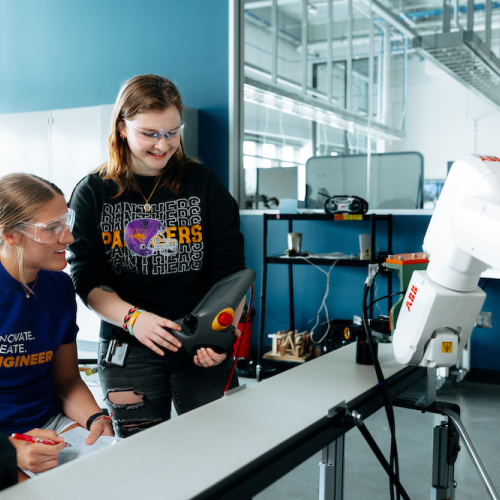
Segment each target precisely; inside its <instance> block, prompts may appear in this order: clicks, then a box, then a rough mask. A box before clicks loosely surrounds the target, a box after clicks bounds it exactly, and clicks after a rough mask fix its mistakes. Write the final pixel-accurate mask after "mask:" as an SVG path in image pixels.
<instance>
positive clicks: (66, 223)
mask: <svg viewBox="0 0 500 500" xmlns="http://www.w3.org/2000/svg"><path fill="white" fill-rule="evenodd" d="M74 224H75V211H74V210H72V209H71V208H68V213H66V214H64V215H61V216H60V217H57V218H56V219H52V220H51V221H49V222H21V223H20V224H17V225H16V230H17V231H19V232H20V233H21V234H24V236H27V237H28V238H30V239H32V240H34V241H36V242H37V243H54V242H56V241H58V240H59V239H60V238H61V236H62V235H63V234H64V231H65V230H66V229H68V230H69V232H71V231H73V226H74ZM21 228H22V229H21Z"/></svg>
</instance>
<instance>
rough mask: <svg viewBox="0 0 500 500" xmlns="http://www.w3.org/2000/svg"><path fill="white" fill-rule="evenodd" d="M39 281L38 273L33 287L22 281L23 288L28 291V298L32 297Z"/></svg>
mask: <svg viewBox="0 0 500 500" xmlns="http://www.w3.org/2000/svg"><path fill="white" fill-rule="evenodd" d="M37 282H38V274H37V275H36V278H35V281H34V282H33V286H32V287H31V288H30V287H29V286H27V285H25V284H24V283H21V286H22V287H23V290H24V292H25V293H26V298H27V299H29V298H30V294H33V288H35V286H36V284H37Z"/></svg>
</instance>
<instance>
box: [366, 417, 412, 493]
mask: <svg viewBox="0 0 500 500" xmlns="http://www.w3.org/2000/svg"><path fill="white" fill-rule="evenodd" d="M356 425H357V427H358V429H359V431H360V432H361V434H362V435H363V437H364V438H365V440H366V442H367V443H368V446H370V448H371V449H372V451H373V453H374V454H375V456H376V457H377V458H378V461H379V462H380V464H381V465H382V467H383V468H384V470H385V472H386V473H387V474H388V476H389V477H390V478H391V481H392V482H393V483H394V485H395V486H396V488H397V491H398V495H399V494H401V495H402V497H403V498H404V500H411V499H410V497H409V496H408V493H406V490H405V489H404V488H403V485H402V484H401V483H400V482H399V477H398V476H397V475H396V474H394V472H393V470H392V467H391V466H390V465H389V463H388V462H387V460H386V459H385V457H384V454H383V453H382V451H381V450H380V448H379V447H378V445H377V443H376V442H375V440H374V439H373V436H372V435H371V434H370V431H369V430H368V429H367V428H366V426H365V424H364V423H363V422H358V423H357V424H356Z"/></svg>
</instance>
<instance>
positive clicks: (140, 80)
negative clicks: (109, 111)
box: [97, 75, 196, 197]
mask: <svg viewBox="0 0 500 500" xmlns="http://www.w3.org/2000/svg"><path fill="white" fill-rule="evenodd" d="M171 106H174V107H176V108H177V110H178V111H179V114H180V116H181V119H182V115H183V105H182V99H181V96H180V94H179V91H178V90H177V87H176V86H175V85H174V84H173V83H172V82H171V81H170V80H167V79H166V78H163V77H161V76H157V75H139V76H135V77H133V78H131V79H130V80H128V81H127V82H125V83H124V84H123V86H122V87H121V89H120V92H119V93H118V97H117V99H116V102H115V107H114V110H113V117H112V119H111V134H110V136H109V138H108V150H109V161H108V162H106V163H104V164H103V165H101V167H99V168H98V169H97V171H98V172H99V174H100V176H101V177H102V178H103V179H111V180H113V181H114V182H116V184H117V185H118V193H117V195H116V196H115V197H118V196H120V195H121V194H123V193H124V192H128V191H130V190H135V191H139V192H140V189H139V188H138V186H137V183H136V181H135V178H134V174H133V171H132V169H131V165H132V162H131V153H130V149H129V145H128V143H127V141H126V140H125V139H122V137H121V136H120V130H119V128H118V127H119V124H120V123H121V122H123V121H124V120H131V119H132V118H133V117H134V116H135V115H137V114H139V113H145V112H148V111H164V110H166V109H167V108H169V107H171ZM187 161H196V160H194V159H193V158H187V157H186V153H185V151H184V143H183V141H182V137H181V141H180V147H179V148H177V151H176V152H175V153H174V154H173V155H172V157H171V158H170V160H169V161H168V168H164V169H163V171H162V173H161V181H160V187H161V186H165V187H167V188H168V189H170V190H171V191H172V192H173V193H174V194H179V193H180V192H181V189H182V176H183V171H184V165H185V163H186V162H187Z"/></svg>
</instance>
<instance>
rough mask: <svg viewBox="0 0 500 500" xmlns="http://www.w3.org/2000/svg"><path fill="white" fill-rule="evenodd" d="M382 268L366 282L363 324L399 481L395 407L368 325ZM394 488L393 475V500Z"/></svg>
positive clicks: (398, 496)
mask: <svg viewBox="0 0 500 500" xmlns="http://www.w3.org/2000/svg"><path fill="white" fill-rule="evenodd" d="M381 268H382V264H381V265H379V267H378V269H377V272H376V273H375V275H374V276H373V277H372V278H370V277H369V278H368V279H367V280H366V282H365V287H364V291H363V303H362V314H363V325H364V329H365V333H366V338H367V340H368V346H369V348H370V352H371V355H372V359H373V366H374V368H375V373H376V375H377V380H378V385H379V387H380V391H381V395H382V400H383V402H384V407H385V411H386V415H387V420H388V422H389V429H390V431H391V452H390V466H391V470H392V471H394V474H395V477H396V479H397V480H398V481H399V459H398V450H397V443H396V424H395V419H394V408H393V407H392V403H391V400H390V398H389V391H388V388H387V381H386V380H385V378H384V375H383V373H382V369H381V367H380V363H379V361H378V358H377V356H376V355H375V349H374V347H373V338H372V334H371V331H370V328H369V327H368V306H367V304H366V299H367V297H368V292H369V291H370V287H371V286H372V284H373V281H374V280H375V278H376V277H377V275H378V273H379V272H380V270H381ZM394 488H395V482H394V480H393V478H392V476H391V477H390V494H391V500H394ZM397 498H398V500H399V499H400V492H399V490H397Z"/></svg>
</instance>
